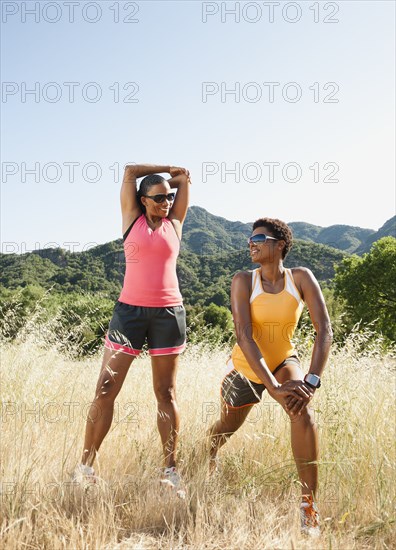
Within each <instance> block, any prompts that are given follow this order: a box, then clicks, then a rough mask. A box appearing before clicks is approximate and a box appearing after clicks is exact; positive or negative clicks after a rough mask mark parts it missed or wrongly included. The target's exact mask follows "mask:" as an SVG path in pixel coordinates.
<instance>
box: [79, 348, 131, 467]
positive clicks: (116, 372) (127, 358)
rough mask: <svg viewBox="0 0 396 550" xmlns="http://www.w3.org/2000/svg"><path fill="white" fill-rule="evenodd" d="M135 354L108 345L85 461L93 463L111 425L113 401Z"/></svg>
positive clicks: (88, 427) (90, 416)
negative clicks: (119, 350) (110, 348)
mask: <svg viewBox="0 0 396 550" xmlns="http://www.w3.org/2000/svg"><path fill="white" fill-rule="evenodd" d="M133 359H134V357H133V356H131V355H128V354H126V353H122V352H116V351H113V350H109V349H107V348H105V352H104V356H103V362H102V367H101V371H100V375H99V379H98V382H97V385H96V392H95V399H94V400H93V401H92V404H91V407H90V409H89V412H88V418H87V423H86V428H85V440H84V450H83V454H82V459H81V462H82V464H87V465H88V466H92V464H93V462H94V460H95V456H96V453H97V452H98V450H99V447H100V445H101V443H102V441H103V439H104V437H105V436H106V434H107V432H108V431H109V429H110V426H111V422H112V420H113V412H114V401H115V398H116V397H117V395H118V393H119V391H120V390H121V387H122V385H123V383H124V380H125V377H126V375H127V372H128V369H129V366H130V364H131V363H132V360H133Z"/></svg>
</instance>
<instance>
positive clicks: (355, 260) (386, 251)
mask: <svg viewBox="0 0 396 550" xmlns="http://www.w3.org/2000/svg"><path fill="white" fill-rule="evenodd" d="M395 281H396V239H395V238H394V237H384V238H383V239H380V240H379V241H376V242H375V243H374V244H373V246H372V247H371V250H370V252H369V253H367V254H365V255H364V256H363V257H361V258H360V257H359V256H351V257H349V258H345V259H344V260H343V261H342V263H341V264H340V265H339V266H338V267H337V268H336V276H335V280H334V282H335V292H336V296H337V297H341V298H343V299H344V300H345V303H346V311H347V315H348V319H349V320H350V322H351V323H358V322H360V321H361V322H363V323H371V322H373V321H375V325H374V326H375V327H376V328H377V329H378V331H379V332H382V334H383V335H384V336H387V337H388V338H389V339H390V340H393V341H396V327H395V313H394V312H395V306H396V288H395V284H394V283H395Z"/></svg>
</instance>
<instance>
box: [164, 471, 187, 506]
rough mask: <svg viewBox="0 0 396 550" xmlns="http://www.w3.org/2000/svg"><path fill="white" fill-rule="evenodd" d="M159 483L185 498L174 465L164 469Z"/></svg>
mask: <svg viewBox="0 0 396 550" xmlns="http://www.w3.org/2000/svg"><path fill="white" fill-rule="evenodd" d="M160 483H161V485H162V486H163V487H169V488H170V489H172V490H173V491H175V492H176V495H177V496H178V497H179V498H181V499H185V498H186V491H185V490H184V489H183V484H182V481H181V479H180V476H179V474H178V473H177V471H176V468H175V467H174V466H172V467H171V468H165V469H164V473H163V475H162V478H161V481H160Z"/></svg>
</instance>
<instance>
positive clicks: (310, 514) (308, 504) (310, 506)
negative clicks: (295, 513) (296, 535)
mask: <svg viewBox="0 0 396 550" xmlns="http://www.w3.org/2000/svg"><path fill="white" fill-rule="evenodd" d="M301 510H302V511H303V512H304V522H305V523H306V524H307V525H309V526H311V527H316V526H317V525H318V512H317V511H316V510H315V508H314V501H313V498H311V497H308V498H307V497H305V502H302V503H301Z"/></svg>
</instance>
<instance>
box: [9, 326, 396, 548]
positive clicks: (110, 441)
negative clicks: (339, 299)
mask: <svg viewBox="0 0 396 550" xmlns="http://www.w3.org/2000/svg"><path fill="white" fill-rule="evenodd" d="M225 359H226V351H225V350H217V351H210V350H208V349H205V348H203V347H201V348H199V347H196V346H195V347H190V349H189V350H188V351H187V352H186V353H185V354H184V355H183V356H182V358H181V364H180V370H179V375H178V401H179V405H180V411H181V418H182V429H181V434H180V450H179V463H180V469H181V472H182V474H183V476H184V478H185V481H186V483H187V487H188V497H187V500H186V502H182V501H178V500H176V499H174V498H169V495H166V494H165V495H163V494H160V493H159V492H158V474H159V467H160V466H161V449H160V441H159V436H158V435H157V431H156V427H155V400H154V395H153V391H152V387H151V368H150V361H149V358H148V357H142V358H141V359H139V360H138V361H136V362H135V363H134V365H133V366H132V368H131V371H130V373H129V375H128V378H127V380H126V382H125V385H124V388H123V390H122V392H121V394H120V396H119V399H118V401H117V406H116V414H115V422H114V424H113V426H112V429H111V432H110V434H109V435H108V437H107V438H106V440H105V442H104V444H103V447H102V449H101V453H100V457H99V461H98V463H97V468H96V469H97V472H98V473H99V475H100V477H101V479H102V481H101V482H100V483H99V485H98V486H97V487H93V488H92V490H90V491H89V492H88V493H86V494H82V493H81V492H80V490H79V489H78V488H77V487H74V486H73V485H71V484H70V482H69V481H70V473H71V471H72V470H73V469H74V466H75V464H76V463H77V461H78V458H79V455H80V452H81V446H82V438H83V432H84V417H85V415H86V411H87V407H88V404H89V403H90V400H91V398H92V396H93V391H94V386H95V382H96V377H97V373H98V368H99V363H100V357H93V358H89V359H86V360H85V361H73V360H70V359H68V358H67V357H66V356H65V355H62V354H60V353H59V352H57V351H56V350H55V349H54V348H53V347H52V348H50V349H46V348H45V347H43V346H42V345H40V344H39V343H38V341H37V335H36V336H34V334H33V333H32V334H31V335H30V336H29V337H27V338H24V341H21V342H19V343H18V342H14V343H13V344H4V345H3V348H2V371H3V376H2V401H3V409H2V431H3V435H2V441H1V443H2V466H1V474H2V494H1V516H2V523H1V547H2V548H4V549H7V550H10V549H16V548H18V549H22V548H26V549H43V548H48V549H51V550H52V549H54V550H55V549H58V548H59V549H61V548H70V549H83V548H84V549H102V548H103V549H108V550H110V549H119V550H121V549H122V550H126V549H133V548H134V549H146V548H147V549H148V548H150V549H151V548H172V549H182V548H183V549H204V548H205V549H208V550H209V549H210V550H211V549H213V550H214V549H223V548H229V549H241V548H243V549H257V548H260V549H264V548H265V549H270V548H274V549H275V548H276V549H289V548H290V549H294V548H307V549H315V550H316V549H318V548H329V549H330V548H332V549H333V548H339V549H342V550H345V549H354V548H356V549H373V548H374V549H380V548H381V549H382V548H394V547H395V546H394V544H395V543H394V541H395V540H396V535H395V510H394V503H395V484H394V480H395V447H394V441H395V410H394V397H395V396H394V389H395V371H394V362H393V360H392V359H391V357H390V356H382V357H381V356H377V355H376V354H375V353H372V354H371V355H370V356H368V357H363V358H358V355H357V353H356V347H355V345H354V343H353V342H352V341H351V342H349V344H348V345H347V346H346V347H345V348H344V349H343V350H341V351H338V352H333V354H332V356H331V358H330V361H329V365H328V367H327V371H326V375H325V381H324V387H323V388H322V389H321V390H320V392H317V395H316V396H315V400H314V408H315V411H316V419H317V423H318V425H319V432H320V444H321V458H320V463H321V466H320V492H319V507H320V511H321V516H322V519H323V525H324V529H323V534H322V536H321V537H320V539H318V540H307V539H304V538H303V537H302V536H301V535H300V534H299V530H298V495H299V486H298V481H297V477H296V472H295V467H294V463H293V461H292V455H291V450H290V437H289V420H288V418H287V417H286V415H285V414H284V413H283V411H282V410H281V409H280V407H279V406H278V405H277V404H276V403H275V402H273V401H271V399H270V398H268V396H267V397H265V399H264V402H263V403H262V404H260V405H259V406H257V407H256V408H255V409H254V410H253V411H252V414H251V417H250V418H249V419H248V421H247V422H246V424H245V425H244V426H243V427H242V429H241V430H240V431H239V432H238V434H236V435H235V436H234V438H233V439H231V441H230V442H229V443H228V444H227V446H226V447H225V448H224V449H223V450H222V452H221V458H222V469H221V473H220V474H219V475H218V476H217V477H215V479H212V480H208V478H207V475H206V471H207V463H206V458H205V456H206V446H207V441H206V436H205V433H206V430H207V428H208V427H209V425H210V424H211V423H212V422H213V421H214V419H215V418H216V416H217V412H218V406H219V397H218V395H219V381H220V379H221V377H222V371H223V368H224V367H223V366H224V363H225ZM304 366H305V367H307V366H308V361H307V360H305V361H304Z"/></svg>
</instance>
